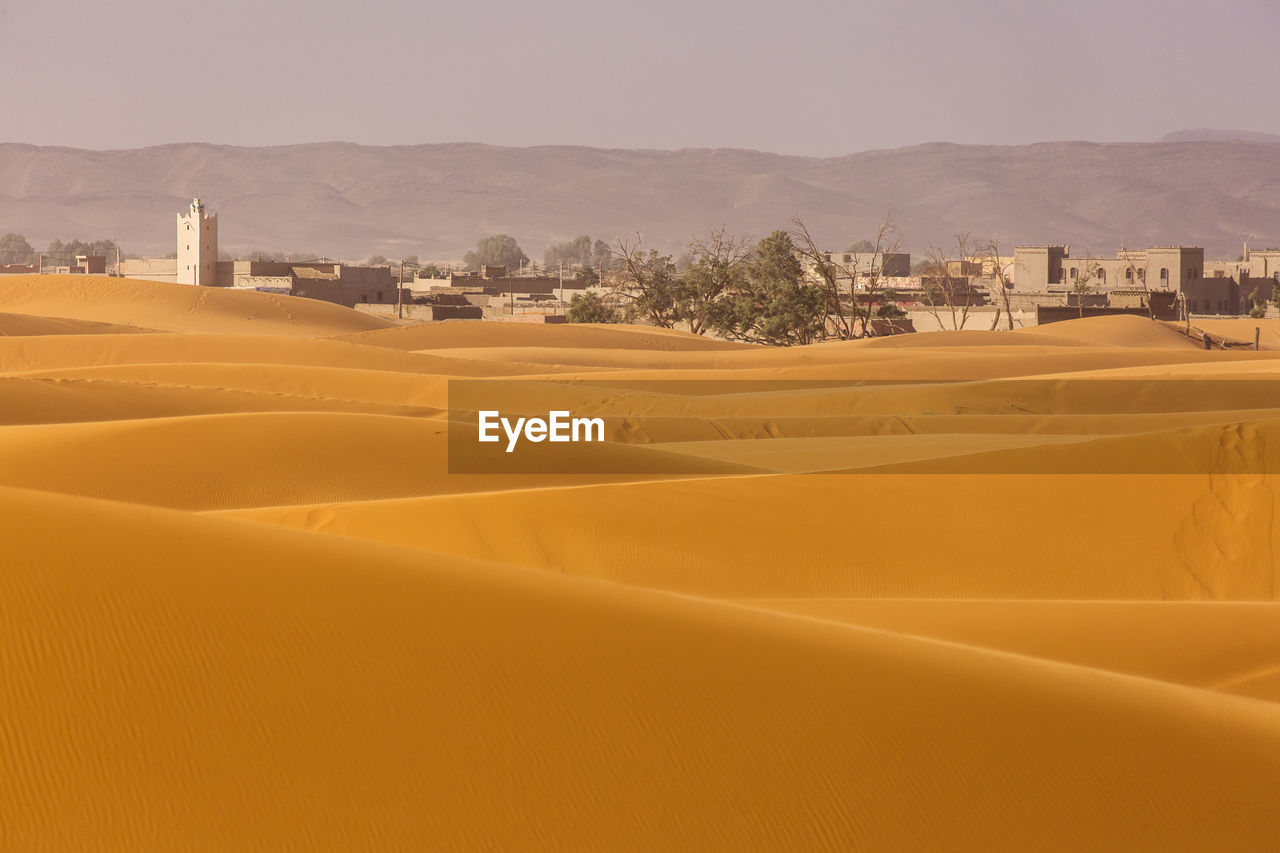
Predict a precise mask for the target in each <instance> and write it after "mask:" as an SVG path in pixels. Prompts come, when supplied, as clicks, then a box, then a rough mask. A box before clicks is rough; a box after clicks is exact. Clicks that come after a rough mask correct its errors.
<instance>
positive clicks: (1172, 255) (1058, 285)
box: [1013, 246, 1204, 293]
mask: <svg viewBox="0 0 1280 853" xmlns="http://www.w3.org/2000/svg"><path fill="white" fill-rule="evenodd" d="M1013 251H1014V255H1013V259H1014V260H1013V287H1014V290H1018V291H1022V292H1034V293H1048V292H1052V291H1056V290H1071V289H1073V288H1074V287H1075V286H1076V285H1078V284H1079V283H1080V282H1085V283H1087V284H1090V285H1091V289H1093V290H1102V291H1106V290H1117V289H1120V290H1123V289H1135V288H1137V289H1144V288H1145V289H1147V290H1172V291H1175V292H1179V293H1185V292H1187V291H1188V290H1190V289H1191V288H1193V287H1194V286H1195V283H1196V282H1198V281H1199V280H1200V279H1202V278H1204V249H1202V248H1199V247H1191V246H1153V247H1151V248H1148V249H1129V250H1124V249H1122V250H1120V251H1118V252H1116V254H1115V256H1114V257H1106V256H1102V257H1073V256H1072V254H1071V247H1070V246H1018V247H1016V248H1015V249H1014V250H1013Z"/></svg>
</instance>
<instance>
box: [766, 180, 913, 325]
mask: <svg viewBox="0 0 1280 853" xmlns="http://www.w3.org/2000/svg"><path fill="white" fill-rule="evenodd" d="M896 215H897V214H896V211H895V210H894V208H893V206H892V205H890V206H889V208H888V209H887V210H886V211H885V215H884V219H882V220H881V221H880V224H879V225H877V226H876V233H875V241H874V242H872V241H870V240H868V241H865V243H864V244H860V245H859V246H857V247H856V248H865V246H866V244H870V246H871V251H869V252H853V251H850V252H826V251H823V250H822V249H821V248H820V247H819V246H818V243H817V241H816V240H815V239H814V238H813V235H812V234H810V233H809V229H808V227H807V226H806V225H805V224H804V220H803V219H801V218H800V216H799V215H796V217H795V218H794V219H792V225H793V230H792V232H791V239H792V242H794V243H795V245H796V250H797V251H798V252H799V254H800V256H801V258H802V259H803V261H804V263H805V266H806V267H807V268H808V269H809V274H810V278H812V279H814V280H816V284H817V285H818V286H819V287H820V288H821V289H822V291H823V294H824V297H825V300H826V312H827V317H828V322H829V323H830V324H831V325H832V326H833V327H834V333H835V335H836V336H837V337H839V338H841V339H845V340H847V339H850V338H865V337H870V336H872V335H874V334H875V327H874V325H873V324H872V322H871V320H872V318H873V317H874V316H875V313H876V309H877V307H878V306H879V305H880V304H881V303H882V302H883V301H884V290H885V285H886V281H887V278H888V276H886V275H885V269H884V264H885V259H886V258H887V257H889V256H891V255H895V254H897V253H898V252H899V251H900V250H901V248H902V229H901V228H899V227H898V224H897V220H896ZM833 257H839V258H840V260H838V261H837V260H833ZM845 257H847V258H848V260H845Z"/></svg>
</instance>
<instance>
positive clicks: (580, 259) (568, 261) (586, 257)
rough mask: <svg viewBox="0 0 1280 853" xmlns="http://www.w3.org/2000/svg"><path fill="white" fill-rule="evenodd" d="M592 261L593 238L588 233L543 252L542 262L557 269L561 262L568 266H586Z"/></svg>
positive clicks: (549, 267)
mask: <svg viewBox="0 0 1280 853" xmlns="http://www.w3.org/2000/svg"><path fill="white" fill-rule="evenodd" d="M591 261H592V255H591V238H590V237H588V236H587V235H586V234H583V235H582V236H581V237H575V238H574V239H572V240H570V241H568V242H567V243H557V244H555V245H554V246H551V247H549V248H548V249H547V250H546V251H545V252H543V253H542V263H543V266H545V267H546V268H547V269H556V268H558V267H559V266H560V264H564V265H565V266H566V267H576V266H586V265H588V264H590V263H591Z"/></svg>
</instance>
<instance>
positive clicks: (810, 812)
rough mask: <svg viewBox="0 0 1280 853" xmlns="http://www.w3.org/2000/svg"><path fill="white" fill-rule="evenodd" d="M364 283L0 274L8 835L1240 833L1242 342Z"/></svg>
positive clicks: (696, 837)
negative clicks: (716, 318) (484, 308)
mask: <svg viewBox="0 0 1280 853" xmlns="http://www.w3.org/2000/svg"><path fill="white" fill-rule="evenodd" d="M384 326H386V324H384V323H382V322H381V321H375V320H371V319H370V318H368V317H366V316H364V315H357V314H355V313H354V312H349V311H344V310H342V309H339V308H335V307H334V306H329V305H324V304H322V303H315V302H309V301H306V300H291V299H287V298H281V297H272V296H270V295H267V294H257V293H232V292H225V291H214V290H207V291H202V290H197V289H195V288H182V287H177V286H164V285H149V284H147V283H144V282H121V281H118V280H111V279H93V278H90V277H83V276H75V277H65V278H58V277H50V276H45V277H43V278H34V277H28V278H26V279H23V278H22V277H18V278H12V277H11V278H10V279H6V280H5V281H4V282H0V333H3V334H2V335H0V536H2V537H3V542H4V548H3V559H0V567H2V569H0V634H3V641H0V691H2V692H3V695H4V696H5V697H6V699H5V702H4V703H3V704H4V709H3V711H0V721H2V723H3V724H2V725H0V770H2V771H3V773H4V776H5V779H6V781H7V783H8V784H7V787H6V791H7V793H8V796H7V799H6V805H5V806H2V807H0V810H2V813H0V839H3V843H2V844H0V846H3V847H5V848H6V849H9V848H12V849H185V848H215V849H245V848H249V849H396V848H400V849H420V848H422V847H423V846H424V845H425V846H430V847H442V848H489V849H528V848H539V849H545V848H553V849H591V850H613V849H644V850H652V849H698V850H709V849H735V850H736V849H857V848H861V849H990V848H992V847H997V848H1007V849H1100V848H1101V849H1233V850H1248V849H1253V850H1266V849H1270V848H1271V847H1272V846H1274V845H1273V843H1272V842H1273V839H1274V838H1275V837H1276V836H1277V834H1280V819H1278V818H1277V817H1276V816H1275V809H1274V808H1272V806H1273V805H1274V801H1275V791H1276V790H1280V759H1277V756H1280V639H1278V638H1280V609H1278V608H1280V603H1278V602H1280V577H1278V574H1280V568H1278V567H1277V546H1276V539H1275V533H1274V531H1275V530H1276V525H1277V515H1278V514H1280V506H1278V502H1277V500H1276V492H1277V489H1278V488H1280V481H1278V480H1277V473H1276V472H1277V471H1278V470H1280V456H1278V454H1280V402H1278V401H1280V394H1278V393H1277V388H1280V355H1277V354H1276V353H1275V352H1268V351H1267V350H1266V349H1265V347H1264V350H1263V351H1262V352H1246V351H1240V350H1233V351H1227V352H1223V351H1217V350H1215V351H1212V352H1208V351H1205V350H1203V348H1202V347H1200V346H1199V345H1198V344H1197V343H1195V342H1191V341H1188V340H1187V339H1186V338H1185V337H1183V336H1182V335H1181V334H1180V333H1179V332H1178V331H1177V330H1175V329H1171V328H1169V327H1167V326H1165V325H1163V324H1158V323H1152V322H1151V321H1150V320H1147V319H1145V318H1141V317H1116V318H1104V319H1089V320H1083V321H1072V322H1066V323H1060V324H1055V325H1054V326H1052V327H1044V328H1038V329H1029V330H1024V331H1019V332H1016V333H1007V332H985V331H976V332H959V333H939V334H931V335H920V336H912V337H903V338H898V339H892V340H885V341H869V342H843V343H838V342H833V343H824V344H818V345H815V346H811V347H804V348H796V349H789V350H777V349H768V348H763V347H744V346H741V345H736V344H724V343H722V342H717V341H712V340H707V339H705V338H700V337H697V336H693V335H689V334H686V333H682V332H674V331H671V330H655V329H642V328H632V327H604V326H601V327H585V328H584V327H575V326H558V327H557V326H536V325H526V324H503V323H444V324H433V325H422V326H404V327H385V328H384ZM147 329H150V330H155V331H158V332H162V333H160V334H139V333H138V332H140V331H144V330H147ZM1264 344H1265V341H1264ZM477 380H484V381H483V382H478V381H477ZM494 400H496V401H498V403H499V404H500V405H501V408H502V410H503V411H504V412H511V413H522V414H535V413H545V412H547V411H549V410H552V409H557V408H558V409H563V410H568V411H571V412H573V413H574V414H575V415H584V416H600V417H602V418H604V419H605V421H606V429H605V439H606V440H605V441H604V442H602V443H599V444H590V445H587V444H582V445H567V446H566V445H552V444H550V443H545V444H529V445H527V446H526V447H525V448H524V449H522V450H521V452H520V453H519V454H515V455H513V456H512V457H511V458H508V457H507V456H505V455H503V451H502V449H501V448H500V447H497V448H495V447H493V446H492V445H488V446H486V447H487V449H489V450H493V451H494V452H493V453H492V454H487V453H478V452H473V450H471V449H469V448H471V446H472V445H470V444H468V443H467V442H468V441H469V440H470V439H469V437H470V436H472V435H473V434H474V429H475V426H474V424H475V420H476V417H477V415H476V409H477V408H480V407H481V404H482V403H484V401H494ZM486 405H488V404H486ZM450 430H453V433H452V435H453V438H454V439H455V444H454V446H453V447H450V444H449V438H450ZM459 436H461V437H462V442H461V443H460V444H459V443H457V442H458V439H459ZM475 447H479V445H475ZM467 466H471V467H467ZM464 471H471V473H464ZM800 472H808V473H800ZM423 839H429V841H425V842H424V840H423Z"/></svg>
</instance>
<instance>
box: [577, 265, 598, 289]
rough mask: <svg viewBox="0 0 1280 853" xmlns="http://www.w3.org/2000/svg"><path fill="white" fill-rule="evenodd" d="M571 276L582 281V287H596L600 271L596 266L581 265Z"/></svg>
mask: <svg viewBox="0 0 1280 853" xmlns="http://www.w3.org/2000/svg"><path fill="white" fill-rule="evenodd" d="M573 277H574V279H576V280H577V281H580V282H582V284H583V286H584V287H596V286H598V285H599V284H600V273H599V272H598V270H597V268H596V267H583V268H581V269H580V270H578V271H577V272H575V273H574V274H573Z"/></svg>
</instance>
